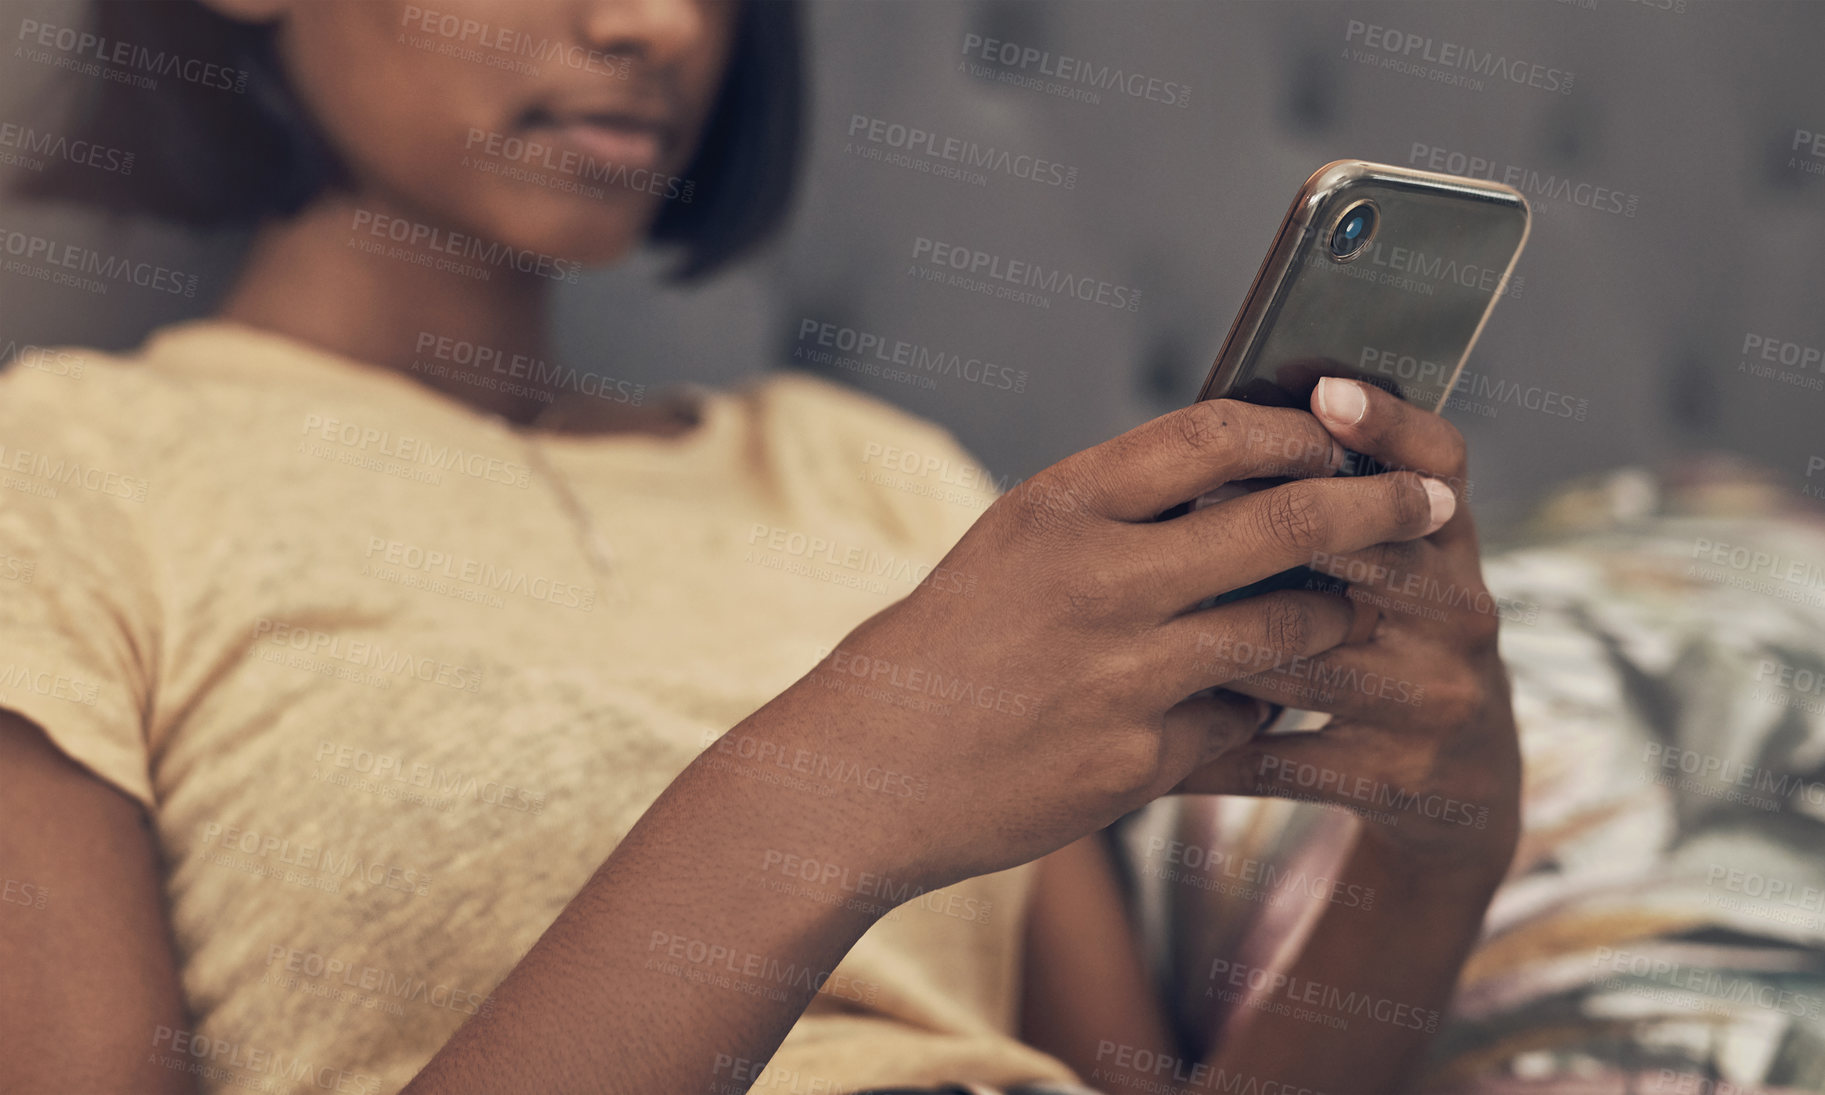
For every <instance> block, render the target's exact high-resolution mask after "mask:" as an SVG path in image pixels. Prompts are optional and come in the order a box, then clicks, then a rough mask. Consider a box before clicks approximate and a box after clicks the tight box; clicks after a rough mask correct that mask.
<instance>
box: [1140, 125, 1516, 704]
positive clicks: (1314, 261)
mask: <svg viewBox="0 0 1825 1095" xmlns="http://www.w3.org/2000/svg"><path fill="white" fill-rule="evenodd" d="M1529 218H1530V214H1529V212H1528V208H1527V201H1526V199H1524V198H1523V197H1522V196H1521V194H1520V193H1519V192H1518V191H1516V190H1514V189H1513V188H1512V187H1507V186H1503V185H1502V184H1500V183H1495V182H1490V181H1487V180H1484V179H1469V178H1460V177H1458V176H1455V175H1440V174H1435V173H1433V172H1430V171H1414V170H1411V169H1410V168H1405V167H1394V166H1391V165H1388V164H1377V163H1366V162H1364V161H1361V160H1338V161H1335V162H1333V163H1328V164H1325V165H1324V166H1323V167H1321V168H1319V169H1318V170H1317V171H1316V172H1315V173H1313V175H1312V177H1311V178H1309V179H1307V180H1306V181H1305V185H1304V186H1302V187H1300V188H1299V193H1298V195H1297V196H1296V197H1294V199H1293V204H1292V206H1291V208H1289V209H1288V210H1287V212H1286V217H1285V219H1283V220H1282V221H1281V222H1280V230H1279V232H1278V233H1276V234H1275V236H1274V242H1273V246H1271V247H1269V248H1268V252H1267V258H1266V259H1265V260H1264V261H1263V262H1262V263H1261V269H1260V271H1259V272H1258V273H1256V275H1255V281H1254V284H1253V285H1252V286H1250V287H1249V290H1248V296H1247V298H1245V299H1244V300H1243V302H1242V309H1241V311H1240V312H1238V313H1237V314H1236V320H1235V323H1234V324H1232V325H1231V326H1230V329H1229V337H1227V338H1225V339H1224V340H1223V347H1222V349H1221V350H1219V351H1218V353H1217V358H1216V361H1215V362H1214V363H1213V364H1212V365H1211V368H1210V374H1209V376H1208V377H1207V378H1206V379H1205V381H1204V387H1203V389H1202V390H1201V391H1199V393H1198V399H1199V400H1205V399H1223V398H1229V399H1241V400H1245V401H1247V402H1250V403H1259V404H1265V405H1267V406H1273V407H1298V408H1301V409H1304V408H1308V407H1310V406H1311V398H1312V389H1314V388H1315V387H1317V386H1318V381H1319V380H1320V379H1321V378H1323V377H1327V376H1340V377H1349V378H1351V379H1353V380H1359V381H1362V382H1364V383H1367V384H1373V385H1375V386H1376V387H1378V388H1381V389H1383V390H1384V391H1387V392H1391V393H1392V394H1394V395H1396V396H1398V397H1400V398H1401V399H1405V400H1406V401H1408V402H1409V403H1413V404H1415V405H1417V406H1420V407H1424V408H1425V409H1426V410H1428V411H1432V412H1434V413H1438V412H1440V411H1442V410H1444V408H1445V405H1446V403H1447V402H1448V401H1449V399H1450V397H1451V392H1452V389H1453V388H1454V387H1455V386H1456V385H1457V382H1458V377H1459V375H1460V373H1461V372H1462V370H1463V367H1464V362H1465V360H1466V359H1468V358H1469V356H1470V351H1471V348H1472V347H1474V346H1475V345H1476V340H1477V336H1478V335H1479V334H1481V333H1482V330H1483V325H1484V324H1485V323H1487V322H1488V320H1489V315H1490V313H1491V312H1492V311H1493V310H1494V309H1495V304H1496V301H1497V300H1499V299H1500V298H1501V297H1502V295H1503V293H1504V292H1506V290H1507V288H1508V285H1509V277H1510V275H1511V274H1512V273H1513V272H1514V268H1515V264H1516V262H1517V261H1518V260H1519V259H1520V257H1521V248H1522V247H1523V246H1524V245H1525V244H1526V242H1527V231H1528V224H1529ZM1386 470H1387V469H1386V468H1385V467H1383V466H1382V465H1380V464H1379V463H1378V462H1376V461H1374V460H1371V459H1369V458H1367V457H1364V456H1362V455H1361V454H1359V453H1351V454H1349V458H1348V460H1347V461H1346V463H1345V466H1344V470H1343V472H1341V473H1340V474H1345V475H1372V474H1376V473H1378V472H1382V471H1386ZM1277 482H1282V480H1260V481H1256V482H1254V483H1252V484H1248V485H1247V486H1250V487H1255V488H1259V487H1265V486H1270V485H1273V484H1274V483H1277ZM1217 497H1220V496H1212V499H1214V498H1217ZM1208 500H1211V499H1205V500H1201V501H1208ZM1189 508H1191V506H1190V505H1187V506H1184V507H1180V509H1179V510H1178V511H1176V512H1184V511H1185V510H1187V509H1189ZM1276 589H1318V590H1325V591H1328V592H1333V593H1340V592H1342V591H1343V589H1344V584H1343V583H1342V582H1340V581H1338V580H1337V579H1335V578H1331V577H1330V576H1328V575H1325V574H1321V573H1319V572H1318V571H1315V570H1311V569H1308V568H1306V567H1297V568H1295V569H1293V570H1289V571H1286V572H1284V573H1282V574H1278V575H1275V576H1274V577H1272V578H1268V579H1266V580H1265V581H1261V582H1257V583H1254V584H1253V585H1249V586H1246V587H1244V588H1242V589H1238V590H1234V591H1232V592H1230V593H1226V594H1224V595H1223V596H1222V597H1219V598H1216V599H1215V600H1213V601H1212V602H1210V603H1211V604H1223V603H1227V602H1229V601H1234V600H1238V599H1240V598H1242V597H1248V596H1254V595H1256V594H1259V593H1264V592H1267V591H1269V590H1276ZM1289 714H1292V713H1291V712H1289ZM1307 721H1309V720H1307ZM1286 722H1287V720H1285V719H1283V720H1281V722H1280V723H1279V724H1277V726H1284V725H1285V724H1286Z"/></svg>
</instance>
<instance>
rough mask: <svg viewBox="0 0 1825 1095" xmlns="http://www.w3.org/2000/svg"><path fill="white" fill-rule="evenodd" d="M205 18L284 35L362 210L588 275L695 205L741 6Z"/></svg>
mask: <svg viewBox="0 0 1825 1095" xmlns="http://www.w3.org/2000/svg"><path fill="white" fill-rule="evenodd" d="M207 2H209V3H211V4H212V5H213V6H215V7H216V8H217V9H218V10H222V11H225V12H227V13H229V14H238V15H241V16H249V15H252V16H256V17H257V16H261V15H268V14H277V15H278V16H279V17H280V19H281V25H280V31H279V48H280V52H281V55H282V57H283V59H284V63H285V66H286V71H287V74H288V76H289V78H290V80H291V82H292V86H293V87H294V88H295V89H296V91H297V94H298V96H299V97H300V98H301V99H302V100H303V101H304V103H305V104H306V106H307V107H308V108H309V109H310V111H311V113H312V115H313V117H314V118H315V120H316V122H317V124H318V125H319V126H320V127H321V128H322V130H323V131H324V133H325V135H326V136H327V137H328V139H329V141H330V142H331V144H332V145H333V146H334V147H335V149H336V151H337V153H338V154H339V155H340V156H341V157H342V160H343V162H344V164H345V165H346V166H347V167H348V169H349V172H350V174H351V175H352V176H353V181H354V186H355V190H356V195H357V201H358V202H359V201H361V200H363V199H367V200H373V201H376V203H377V204H379V203H384V207H383V211H384V212H386V213H387V214H389V215H394V216H408V217H417V218H420V219H422V220H423V221H425V222H426V223H427V225H428V226H438V227H443V226H448V227H452V228H456V229H458V230H462V231H467V232H469V233H472V234H474V235H477V236H482V237H485V238H487V239H490V240H496V241H499V242H501V243H505V244H509V245H511V246H514V247H518V248H522V249H527V250H532V251H537V252H541V253H543V254H547V255H551V256H553V257H557V258H566V259H571V260H575V261H581V262H585V263H595V262H604V261H608V260H612V259H614V258H616V257H618V256H621V255H623V254H625V253H626V252H628V251H630V250H631V249H633V248H634V247H636V246H638V244H639V242H640V241H641V239H642V238H643V237H644V235H645V233H646V229H647V227H648V225H649V224H650V223H651V222H652V220H653V218H654V217H656V216H657V215H658V213H659V210H660V208H661V203H662V202H665V201H668V200H671V201H679V200H686V201H688V200H690V198H691V196H692V195H693V191H694V187H693V186H692V180H689V179H684V178H681V177H680V176H681V175H682V173H683V171H684V168H685V166H686V165H687V164H688V163H689V162H690V160H691V156H692V152H693V150H694V149H695V147H696V144H697V139H698V135H699V133H700V131H701V129H702V127H703V124H704V122H705V120H706V117H707V115H708V113H709V110H710V108H711V106H712V105H713V103H714V101H715V97H716V93H717V90H718V89H719V87H720V86H721V80H722V74H723V69H724V66H725V63H726V61H727V58H728V53H729V46H730V39H731V38H732V36H733V30H734V22H735V15H736V4H737V3H738V2H739V0H424V2H422V3H400V2H397V0H207ZM698 197H699V198H700V197H701V196H700V195H698Z"/></svg>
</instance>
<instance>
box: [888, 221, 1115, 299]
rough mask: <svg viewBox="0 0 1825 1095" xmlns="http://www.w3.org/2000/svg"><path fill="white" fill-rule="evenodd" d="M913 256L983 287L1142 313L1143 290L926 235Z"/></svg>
mask: <svg viewBox="0 0 1825 1095" xmlns="http://www.w3.org/2000/svg"><path fill="white" fill-rule="evenodd" d="M912 257H913V261H914V262H918V263H923V264H925V265H927V266H934V267H940V268H943V269H947V270H952V271H956V272H957V273H958V274H960V275H964V279H965V280H966V281H971V280H974V279H977V278H981V279H985V280H984V282H982V283H979V284H985V285H988V284H990V283H997V282H998V283H1001V285H1003V286H1019V287H1021V288H1024V289H1035V290H1038V291H1039V292H1040V293H1060V294H1063V295H1065V296H1068V297H1073V298H1075V299H1077V300H1081V301H1084V302H1086V303H1094V304H1101V305H1103V306H1104V307H1106V308H1115V309H1118V310H1123V311H1129V312H1134V311H1138V310H1140V306H1141V291H1140V290H1139V289H1134V288H1130V287H1128V286H1125V285H1117V284H1115V283H1114V282H1110V281H1104V280H1102V279H1100V278H1092V277H1085V276H1083V275H1081V274H1073V273H1071V272H1069V271H1066V270H1061V269H1059V268H1057V267H1048V266H1042V265H1040V264H1039V263H1036V262H1030V261H1027V260H1024V259H1010V258H1006V257H1004V256H1001V255H997V254H993V253H991V252H988V251H981V250H977V249H976V248H973V247H963V246H959V245H958V244H954V243H945V242H944V241H942V240H934V239H931V238H929V237H926V236H918V237H916V238H915V239H914V240H913V249H912ZM1042 299H1043V298H1042Z"/></svg>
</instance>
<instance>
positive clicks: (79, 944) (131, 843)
mask: <svg viewBox="0 0 1825 1095" xmlns="http://www.w3.org/2000/svg"><path fill="white" fill-rule="evenodd" d="M0 773H4V776H3V779H4V783H3V784H0V876H3V878H0V885H3V886H4V887H5V901H4V902H0V969H4V970H6V977H5V981H6V989H5V991H4V992H0V1030H4V1031H5V1032H6V1036H5V1040H4V1041H0V1087H3V1088H5V1089H6V1090H8V1091H135V1092H142V1091H143V1092H151V1093H160V1095H164V1093H170V1095H176V1093H178V1092H188V1091H192V1090H194V1085H193V1083H192V1077H191V1075H190V1073H189V1072H187V1071H184V1070H183V1069H175V1070H173V1069H167V1068H164V1067H162V1066H161V1065H160V1063H159V1062H160V1059H161V1058H164V1057H169V1056H171V1054H170V1053H169V1046H170V1042H171V1039H170V1037H166V1038H165V1039H164V1041H163V1045H164V1046H165V1047H166V1048H165V1050H164V1051H162V1052H161V1050H160V1040H159V1032H160V1031H161V1030H163V1031H181V1030H183V1029H184V1028H185V1017H184V1005H183V996H182V994H181V993H180V992H179V989H178V979H177V972H176V967H175V964H174V963H173V961H172V952H171V937H170V931H169V929H168V928H167V926H166V923H165V912H164V894H163V893H162V889H161V886H160V884H159V869H158V852H157V849H156V847H155V844H154V841H153V837H152V832H151V829H150V827H149V825H148V823H147V819H146V816H145V812H144V811H143V810H141V809H140V807H139V804H138V803H136V802H134V801H133V800H132V799H130V798H128V797H127V796H125V795H123V794H121V793H120V792H119V791H117V790H115V789H114V788H113V787H110V786H109V785H107V784H106V783H103V782H102V781H101V780H99V779H97V778H96V777H95V776H93V775H92V774H90V773H89V772H88V771H87V770H85V769H84V768H82V767H81V766H80V765H78V764H76V763H75V762H74V761H72V760H70V759H69V758H68V757H67V756H65V755H64V754H63V753H62V752H60V751H59V750H58V749H57V748H56V747H55V746H53V745H52V744H51V743H50V741H49V740H47V739H46V738H45V736H44V732H43V731H42V730H40V729H39V728H38V727H37V726H35V725H34V724H32V723H29V722H27V721H25V720H24V719H22V718H20V717H18V716H17V715H14V714H12V713H11V712H7V711H0ZM186 1063H188V1062H186Z"/></svg>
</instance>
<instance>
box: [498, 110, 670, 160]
mask: <svg viewBox="0 0 1825 1095" xmlns="http://www.w3.org/2000/svg"><path fill="white" fill-rule="evenodd" d="M524 127H525V129H526V130H527V131H528V132H529V133H538V134H541V135H543V136H545V137H547V138H549V139H550V140H551V141H553V142H554V143H556V144H560V145H565V146H568V147H569V148H571V149H572V150H574V151H576V152H578V153H581V154H582V155H584V156H587V157H589V158H590V159H593V160H596V161H598V162H601V163H609V164H621V165H625V166H627V167H631V168H645V169H647V170H649V171H650V170H654V169H656V168H658V167H659V166H660V164H662V163H663V162H665V160H666V159H667V157H668V156H670V154H671V152H672V149H673V147H674V146H675V145H676V143H677V127H676V126H675V125H673V124H672V122H671V120H670V119H669V118H668V117H666V116H664V115H660V114H651V113H641V112H635V111H627V110H590V109H577V110H564V109H551V108H546V107H539V108H535V109H534V110H532V111H530V112H529V113H528V115H527V117H526V119H525V121H524Z"/></svg>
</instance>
